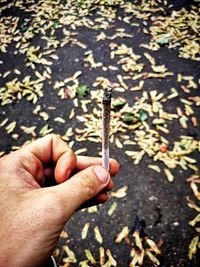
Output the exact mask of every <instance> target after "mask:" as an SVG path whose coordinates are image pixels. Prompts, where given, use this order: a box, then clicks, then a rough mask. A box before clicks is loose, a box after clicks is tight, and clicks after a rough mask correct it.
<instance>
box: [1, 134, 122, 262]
mask: <svg viewBox="0 0 200 267" xmlns="http://www.w3.org/2000/svg"><path fill="white" fill-rule="evenodd" d="M98 165H101V159H98V158H91V157H81V156H77V157H76V155H75V154H74V152H73V151H72V150H71V149H70V148H69V146H68V145H67V144H66V143H65V142H64V141H62V140H61V138H59V137H58V136H56V135H48V136H46V137H43V138H41V139H38V140H36V141H34V142H32V143H31V144H29V145H27V146H24V147H23V148H21V149H20V150H18V151H16V152H13V153H11V154H9V155H7V156H4V157H3V158H1V159H0V203H1V209H0V218H1V220H0V240H1V245H0V266H7V267H10V266H12V267H27V266H29V267H36V266H37V267H38V266H43V265H44V263H45V261H46V260H47V259H48V258H49V257H50V255H51V254H52V252H53V251H54V249H55V246H56V244H57V241H58V238H59V235H60V233H61V231H62V229H63V227H64V225H65V223H66V221H67V220H68V219H69V218H70V217H71V215H72V214H73V213H74V212H75V211H76V210H77V209H79V208H80V207H81V206H83V205H85V204H87V205H90V204H97V203H103V202H105V201H106V200H107V198H108V195H107V192H108V191H109V190H111V189H112V187H113V182H112V180H111V179H110V175H109V173H108V172H107V171H106V170H105V169H103V168H102V167H100V166H98ZM118 170H119V165H118V163H117V162H116V161H115V160H113V159H111V160H110V174H111V175H115V174H116V173H117V172H118ZM98 177H99V178H98ZM53 179H55V181H56V182H57V185H55V186H51V187H46V188H42V185H44V184H45V183H46V182H48V181H52V180H53Z"/></svg>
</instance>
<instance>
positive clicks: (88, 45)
mask: <svg viewBox="0 0 200 267" xmlns="http://www.w3.org/2000/svg"><path fill="white" fill-rule="evenodd" d="M10 2H11V1H10ZM10 2H9V1H8V2H6V1H4V2H3V4H2V6H4V8H3V10H2V13H1V17H7V18H9V16H11V17H19V21H18V24H17V29H19V30H20V32H21V33H22V36H23V34H25V33H26V31H27V30H28V29H30V30H31V25H33V21H34V18H35V17H36V15H35V14H36V13H34V9H33V10H32V11H31V12H27V10H26V9H29V7H30V6H31V5H32V4H33V3H29V4H28V5H27V6H26V8H25V9H22V8H21V6H20V5H19V6H18V7H17V6H15V4H11V6H9V7H8V8H5V6H6V5H7V4H8V3H10ZM16 2H18V1H16ZM33 2H34V1H33ZM42 2H43V1H38V5H42ZM132 2H133V1H132ZM171 2H172V1H171ZM35 5H37V1H35ZM184 5H185V7H186V8H187V9H188V12H190V8H191V6H192V5H194V6H197V3H196V2H195V1H194V2H192V1H191V3H190V4H188V1H187V3H186V1H175V3H174V6H173V7H170V8H167V7H165V10H167V13H168V14H165V16H170V14H172V11H173V10H180V8H182V7H183V6H184ZM113 9H114V10H117V11H116V15H115V16H114V17H113V18H111V19H110V20H109V19H107V17H106V16H105V20H106V21H108V27H107V26H105V27H106V28H105V29H104V28H98V29H95V28H93V25H92V26H91V27H89V26H88V24H86V25H80V26H77V27H76V28H75V29H74V28H73V27H72V25H65V26H63V25H62V23H60V24H59V22H58V21H59V20H58V21H57V19H56V20H55V19H54V20H53V22H54V23H55V24H54V26H55V25H57V24H58V25H59V26H58V28H56V27H57V26H55V33H54V35H53V36H54V37H55V39H56V40H59V41H60V40H62V38H63V37H62V33H61V30H62V29H63V28H66V29H67V30H69V31H71V32H75V33H76V35H75V39H76V41H74V42H73V40H71V41H70V42H69V43H66V44H65V45H64V46H63V47H61V46H59V44H58V45H56V46H55V47H54V50H55V54H56V55H57V56H58V57H56V59H51V60H52V62H53V64H52V65H50V66H49V67H50V69H51V73H50V77H46V78H45V79H44V80H43V81H42V85H43V86H42V92H43V97H40V96H39V97H38V99H37V102H36V103H32V101H29V100H27V98H26V96H22V97H20V93H19V94H18V95H16V94H13V95H14V96H13V98H12V100H11V101H10V103H6V104H5V105H4V103H3V98H2V95H3V93H4V94H5V91H3V93H2V91H1V93H0V94H1V99H0V100H1V104H3V105H1V108H0V123H2V122H3V121H4V120H5V119H7V118H8V121H6V123H5V125H1V127H0V151H3V152H5V153H9V152H10V151H12V150H15V149H17V148H18V147H20V146H21V145H23V144H24V143H25V142H26V141H28V140H33V139H35V138H37V137H40V136H43V135H45V134H46V133H47V132H48V131H47V129H46V130H44V128H43V127H44V126H45V125H47V124H48V129H50V132H53V133H56V134H59V135H61V136H64V139H65V140H68V142H70V144H71V145H73V149H74V150H75V151H79V152H80V149H83V155H90V156H99V153H100V151H101V141H100V139H99V136H98V135H97V136H95V135H94V137H95V139H96V140H97V141H98V142H92V141H90V140H89V139H88V137H91V136H92V137H93V135H90V130H91V129H90V127H91V126H88V121H87V120H86V122H84V120H83V121H81V119H80V117H83V118H85V117H87V115H89V116H91V117H89V121H92V120H94V118H96V119H97V123H96V125H95V126H94V125H93V126H92V127H93V129H92V130H91V131H94V132H95V129H97V130H98V131H99V129H100V128H101V112H100V106H99V105H100V102H101V99H100V96H99V91H100V92H102V90H103V89H102V87H101V85H100V84H99V85H98V86H97V87H95V86H94V82H95V81H96V78H97V77H104V78H106V79H108V80H109V81H111V82H115V83H118V85H117V87H120V88H122V90H117V89H116V90H115V89H114V91H113V99H115V100H116V99H118V98H119V97H122V98H123V99H125V103H126V105H127V106H125V108H124V107H119V105H118V106H117V107H115V108H114V107H113V109H112V112H113V113H112V114H115V118H116V117H118V120H119V121H121V119H122V117H123V116H124V115H126V113H130V109H131V108H133V107H134V105H135V102H136V101H137V99H141V98H142V96H143V92H144V91H146V92H147V93H148V94H150V92H151V91H153V90H157V93H163V94H164V96H168V95H170V93H171V92H170V90H171V88H176V90H177V91H178V95H177V96H176V97H174V98H172V99H170V100H169V101H166V102H164V101H163V106H164V111H165V112H168V113H170V114H177V108H178V107H180V108H181V109H182V110H184V107H185V106H184V103H183V102H181V99H187V100H188V101H189V97H195V96H199V95H200V94H199V80H198V78H199V61H198V60H191V59H190V58H188V59H186V58H182V57H180V54H179V50H178V48H177V47H175V48H173V49H169V47H168V45H164V46H161V47H160V48H159V49H158V50H157V51H152V50H149V49H147V48H145V47H141V44H147V43H149V42H150V41H151V38H152V37H151V35H150V34H146V33H145V32H144V28H148V27H149V24H148V23H149V21H148V22H147V25H146V24H145V23H146V22H144V20H143V19H138V18H136V17H135V16H134V15H133V14H131V15H132V17H133V18H132V20H131V23H126V22H125V21H123V19H121V18H123V17H125V16H126V14H125V13H124V11H123V8H121V7H120V5H118V6H117V7H115V6H114V7H113ZM98 10H99V9H98V7H97V9H94V10H93V11H92V12H91V15H88V16H86V18H89V19H90V20H91V21H94V24H95V23H96V21H95V20H96V19H97V18H99V17H101V18H102V17H103V18H104V16H102V14H99V13H98ZM104 13H106V12H104ZM155 14H156V15H157V13H155ZM155 14H154V15H155ZM129 15H130V14H129ZM47 18H48V17H44V20H46V19H47ZM27 19H28V20H27ZM51 19H52V17H51V16H50V17H49V21H51ZM27 21H28V22H27ZM80 21H81V19H80ZM1 23H2V22H1ZM134 23H136V24H137V26H135V25H134ZM39 25H40V24H39V23H38V24H36V27H35V28H34V29H36V28H37V27H39ZM54 26H53V28H54ZM0 27H2V24H0ZM41 27H43V25H42V24H41ZM122 28H123V29H124V32H125V33H126V34H128V35H130V37H126V36H125V37H121V36H116V37H115V38H114V39H113V40H112V39H109V38H105V39H103V40H100V41H98V42H97V38H98V36H99V34H100V33H101V32H102V31H103V32H105V34H106V35H107V36H113V35H114V34H116V32H117V29H122ZM0 29H1V28H0ZM51 30H52V28H51ZM42 35H43V34H42V33H41V32H37V31H36V32H35V33H34V35H33V37H30V38H31V40H28V41H29V45H28V46H29V47H30V46H35V47H36V46H38V45H39V46H40V51H45V49H46V48H45V42H46V41H45V40H44V39H42V38H41V36H42ZM44 35H45V34H44ZM44 35H43V36H44ZM47 36H48V34H47ZM72 38H73V36H72ZM55 39H54V40H55ZM77 41H78V42H80V43H81V44H84V46H83V45H82V46H81V45H77ZM19 42H20V41H19ZM47 42H48V41H47ZM16 43H17V42H16V41H14V40H13V39H12V40H11V41H10V43H9V44H8V47H7V51H6V52H5V53H4V52H1V53H0V60H1V61H2V62H3V63H2V64H1V65H0V73H1V77H0V87H1V88H3V87H5V85H6V83H8V82H9V81H11V80H12V79H14V78H15V77H17V78H18V80H19V81H22V80H23V78H24V77H25V76H27V75H30V76H31V79H33V80H35V79H37V77H36V76H35V71H36V70H38V71H39V72H40V73H43V72H44V71H45V70H46V68H47V66H46V65H45V64H42V63H35V62H33V61H32V62H33V63H34V64H35V66H36V68H35V69H33V67H32V66H27V62H28V61H27V57H28V56H27V54H26V53H27V52H23V51H20V50H19V49H18V48H16ZM111 43H115V44H116V45H117V46H115V47H114V51H116V50H115V49H117V48H118V47H120V45H121V44H125V45H126V46H127V47H129V48H132V50H133V51H134V53H135V54H136V55H140V56H141V58H140V59H139V61H140V62H141V63H142V64H144V66H143V70H144V71H143V73H144V72H145V74H144V75H143V76H141V77H139V78H138V79H137V80H134V79H127V80H126V79H124V81H125V83H126V84H127V86H128V89H127V88H126V86H125V88H123V84H120V85H119V83H120V82H119V79H118V78H117V75H122V77H124V76H126V75H130V73H131V72H128V73H127V72H125V71H124V70H123V69H122V68H121V66H120V63H119V59H120V55H119V56H118V55H117V54H115V56H114V59H113V58H112V57H111V56H110V53H111V50H112V48H111V47H110V45H111ZM52 47H53V46H52ZM52 47H51V48H52ZM46 50H47V49H46ZM88 50H91V51H92V55H93V56H94V59H95V62H100V63H102V65H100V66H94V65H92V61H87V60H85V59H86V57H87V55H86V54H85V52H86V51H88ZM144 53H149V54H150V55H151V56H152V57H153V58H154V59H155V60H156V65H159V66H161V65H163V64H164V65H165V67H166V68H167V69H168V71H169V72H171V73H172V75H167V76H166V77H165V78H159V77H158V78H156V77H154V78H145V75H146V74H147V73H152V70H151V63H150V62H149V60H148V59H147V58H146V57H144ZM126 56H127V57H128V54H126ZM122 57H123V54H122ZM48 60H49V59H48ZM30 61H31V60H30ZM136 61H137V60H136ZM93 63H94V62H93ZM137 63H139V62H137ZM110 65H111V66H114V67H117V69H115V68H109V66H110ZM15 69H17V70H20V73H18V72H14V70H15ZM10 70H11V73H9V74H8V75H7V76H6V75H4V73H6V72H7V71H10ZM77 71H81V75H80V77H78V85H75V87H73V86H74V85H71V84H70V85H69V87H66V88H70V89H71V87H70V86H72V89H71V90H72V92H74V91H73V90H75V95H74V96H73V97H72V98H70V97H69V96H68V93H69V91H65V90H64V92H65V95H64V98H63V99H62V96H61V95H59V94H58V92H59V90H61V91H62V88H64V87H65V86H68V85H66V84H65V85H64V87H62V86H61V87H60V88H59V89H54V88H53V87H54V85H55V82H56V81H64V80H65V79H66V78H68V77H72V76H73V74H74V73H76V72H77ZM16 73H17V74H16ZM140 73H141V72H140V71H138V73H135V74H134V75H136V74H140ZM178 74H181V75H182V76H184V77H188V76H192V77H193V78H192V80H193V81H194V82H195V84H196V85H197V87H198V88H196V89H194V90H193V89H189V91H188V92H187V91H184V90H183V89H182V88H181V86H182V85H187V80H184V79H182V80H181V81H178V79H177V76H178ZM5 76H6V77H5ZM132 77H134V76H132ZM141 80H144V88H142V89H140V90H137V91H131V90H130V88H131V87H135V86H137V85H138V83H139V81H141ZM80 85H86V86H87V87H88V88H89V92H87V94H86V95H84V96H83V97H81V95H80V94H79V93H78V92H77V91H76V89H74V88H77V87H78V86H80ZM7 89H8V88H7ZM95 91H96V98H97V99H95ZM62 92H63V91H62ZM60 94H61V93H60ZM92 95H93V97H92ZM76 99H77V102H78V105H77V106H76V103H75V102H74V100H76ZM84 101H86V102H85V103H86V105H87V110H86V111H84V109H83V107H82V104H83V102H84ZM87 101H88V102H87ZM158 102H159V101H158ZM161 102H162V101H161ZM146 103H147V104H150V105H151V99H150V97H149V98H148V99H147V101H146ZM38 105H40V108H41V110H40V111H38V112H33V111H34V109H35V108H36V107H37V106H38ZM186 105H187V104H186ZM142 107H143V106H142ZM191 107H192V110H193V112H194V113H192V114H189V115H188V116H187V117H188V118H189V119H188V121H187V127H182V125H181V124H180V117H181V115H179V118H178V119H172V120H167V126H165V127H166V128H167V129H168V130H169V132H162V131H160V134H161V135H162V136H163V137H164V138H166V139H167V140H168V148H167V149H169V150H170V151H171V150H173V145H174V142H175V141H177V140H180V137H181V136H187V137H191V138H192V140H200V139H199V138H200V131H199V130H200V126H199V125H200V112H199V106H198V105H197V104H196V105H195V103H194V102H192V104H191ZM95 108H96V109H97V112H96V110H95ZM73 109H74V112H75V115H74V116H73V117H72V118H71V119H69V117H70V115H71V112H72V110H73ZM133 109H134V108H133ZM141 109H143V108H141ZM40 112H45V113H47V115H48V117H46V114H41V113H40ZM117 112H118V113H117ZM120 112H121V113H120ZM147 113H148V112H147ZM157 113H158V112H157ZM157 113H156V114H153V116H150V115H149V114H146V113H145V115H147V117H148V118H146V119H145V120H144V121H145V122H146V123H147V124H148V125H150V126H151V127H153V126H152V125H153V124H152V120H153V119H154V118H157V117H158V116H157ZM112 114H111V115H112ZM182 115H184V112H183V114H182ZM79 116H80V117H79ZM113 116H114V115H113ZM136 117H137V119H138V116H136ZM191 117H195V118H196V120H195V123H194V122H192V120H191ZM56 118H57V119H56ZM58 118H62V119H63V120H64V123H63V121H61V120H60V119H58ZM139 119H140V120H141V121H139V123H143V122H144V121H143V119H142V118H141V117H140V118H139ZM113 121H114V119H113ZM12 122H16V125H15V127H14V129H13V130H11V132H9V129H10V128H9V127H8V128H6V127H7V126H8V125H9V124H10V123H12ZM137 122H138V121H137ZM123 123H124V122H123ZM125 125H126V126H125V133H121V132H120V127H121V126H120V124H119V125H118V127H119V130H117V131H114V130H113V134H112V135H113V136H114V137H115V141H114V142H111V145H110V155H111V157H113V158H115V159H117V160H118V161H119V163H120V172H119V174H118V175H117V176H116V177H114V178H113V180H114V183H115V188H114V189H113V192H117V190H118V189H120V188H124V186H127V191H126V189H125V194H124V196H123V197H119V196H114V195H113V196H111V197H110V199H109V201H108V202H107V203H105V204H104V205H102V206H100V207H98V208H97V209H96V210H88V209H85V210H83V211H78V212H76V214H74V216H73V217H72V218H71V220H70V221H69V222H68V223H67V224H66V226H65V232H67V235H66V234H65V235H64V237H61V238H60V240H59V244H58V249H57V250H56V253H55V256H56V260H57V263H58V264H59V265H60V266H63V265H64V262H65V260H64V259H66V258H68V259H67V260H66V261H70V260H69V255H67V252H66V249H65V248H66V247H65V246H68V247H69V248H70V250H72V251H73V252H74V254H75V257H76V262H74V263H73V262H72V263H70V264H68V265H67V264H66V265H65V266H79V263H80V262H81V261H84V260H86V259H87V257H86V255H85V250H86V249H89V250H90V251H91V253H92V255H93V256H94V258H95V259H96V261H97V264H96V265H94V266H103V265H100V263H99V248H100V247H103V248H104V249H110V251H111V253H112V256H113V257H114V258H115V260H116V262H117V266H121V267H124V266H129V264H130V262H131V260H132V258H133V255H132V256H131V253H130V252H131V248H133V247H135V248H136V250H138V247H137V245H135V239H134V238H133V237H132V234H133V233H134V232H135V231H138V232H139V234H140V237H141V240H142V242H143V248H144V249H145V250H146V249H147V248H148V244H147V243H145V240H146V239H145V237H148V238H150V239H152V240H154V242H155V243H157V245H158V247H160V249H161V255H156V254H155V253H154V255H155V256H156V257H157V258H158V260H159V261H160V266H163V267H169V266H171V267H172V266H173V267H180V266H184V267H186V266H187V267H190V266H193V267H194V266H199V262H200V259H199V257H198V252H199V250H198V249H197V253H196V255H193V257H192V259H191V260H190V259H189V258H188V248H189V245H190V242H191V240H192V239H193V238H194V237H195V236H197V235H198V233H197V230H198V229H197V230H195V227H191V225H189V221H191V220H192V219H193V218H194V217H195V216H196V215H197V211H196V210H195V209H191V208H190V207H188V200H187V199H186V197H190V198H191V199H192V200H194V201H195V202H197V201H196V199H195V196H194V193H193V191H192V189H191V187H190V183H188V182H186V179H187V178H189V177H191V175H196V176H198V175H199V169H198V166H200V165H199V164H200V155H199V150H198V149H195V150H194V151H192V152H191V153H189V155H188V156H190V157H191V158H192V159H194V160H195V163H194V165H195V166H196V168H195V170H194V169H191V168H187V169H183V168H181V167H180V166H176V167H175V168H172V170H171V169H170V168H169V169H170V171H171V173H173V182H169V181H168V179H167V177H166V175H165V173H164V168H167V167H168V166H166V164H164V163H163V162H161V161H159V159H158V160H157V161H155V160H154V159H153V156H149V155H148V153H146V154H145V155H144V156H143V158H142V160H141V161H140V162H139V164H133V162H134V160H133V159H132V158H131V157H130V156H128V155H127V154H126V153H125V151H127V150H129V151H130V150H134V151H140V150H142V148H141V147H139V145H138V144H137V142H136V144H135V145H134V146H132V145H131V144H130V145H124V143H123V142H124V140H123V138H121V135H125V134H126V135H127V136H128V139H129V140H131V141H135V130H131V127H130V126H131V125H134V123H133V121H129V122H127V123H125ZM11 126H12V125H11ZM22 126H25V127H26V128H29V127H35V128H32V130H31V131H30V133H29V134H28V133H27V131H26V130H27V129H26V130H24V128H23V127H22ZM95 127H96V128H95ZM126 127H127V128H126ZM139 127H143V125H140V126H139ZM69 128H71V129H72V135H70V136H69V138H68V137H66V131H67V130H68V129H69ZM41 129H43V131H42V130H41ZM77 129H78V130H77ZM139 129H140V128H139ZM141 129H143V128H141ZM153 129H155V128H153ZM156 130H157V128H156ZM85 133H86V134H85ZM93 134H94V133H93ZM146 134H147V133H146ZM116 137H117V139H118V140H120V143H121V144H122V146H121V145H119V144H117V141H116ZM149 140H150V142H151V139H149ZM152 142H153V141H152ZM3 152H2V155H3ZM172 160H173V159H172ZM149 164H154V165H157V166H159V167H160V168H161V172H159V173H157V172H156V171H154V170H152V169H150V168H149V167H148V166H149ZM113 203H114V205H116V209H115V210H114V212H113V213H112V214H111V215H108V210H109V209H110V207H111V206H112V204H113ZM52 216H53V215H52ZM86 223H90V227H89V231H88V234H87V237H86V238H85V239H83V238H82V237H81V232H82V229H83V227H84V225H85V224H86ZM95 226H98V227H99V230H100V233H101V235H102V238H103V242H102V243H101V242H98V240H97V239H96V238H95V234H94V228H95ZM125 226H127V227H128V228H129V230H130V232H129V235H126V238H125V240H122V241H121V242H120V243H116V242H115V239H116V237H117V235H118V234H119V233H120V232H121V230H122V229H123V227H125ZM197 226H198V223H197V225H196V227H197ZM41 249H42V248H41ZM71 261H73V260H71ZM87 263H88V265H89V266H93V265H92V264H91V263H90V262H89V261H87ZM83 266H84V265H83ZM86 266H87V265H86ZM107 266H110V265H107ZM136 266H137V265H136ZM142 266H145V267H148V266H154V264H153V263H152V260H150V259H149V257H148V256H147V255H145V258H144V263H143V265H142Z"/></svg>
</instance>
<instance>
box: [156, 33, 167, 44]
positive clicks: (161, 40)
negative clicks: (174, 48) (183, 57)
mask: <svg viewBox="0 0 200 267" xmlns="http://www.w3.org/2000/svg"><path fill="white" fill-rule="evenodd" d="M156 43H157V44H161V45H165V44H168V43H169V34H168V33H166V34H161V35H160V37H159V38H158V39H157V40H156Z"/></svg>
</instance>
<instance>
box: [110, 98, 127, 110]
mask: <svg viewBox="0 0 200 267" xmlns="http://www.w3.org/2000/svg"><path fill="white" fill-rule="evenodd" d="M125 104H126V100H125V99H123V98H119V99H115V100H114V101H113V102H112V106H113V107H114V108H117V109H120V108H122V107H123V106H124V105H125Z"/></svg>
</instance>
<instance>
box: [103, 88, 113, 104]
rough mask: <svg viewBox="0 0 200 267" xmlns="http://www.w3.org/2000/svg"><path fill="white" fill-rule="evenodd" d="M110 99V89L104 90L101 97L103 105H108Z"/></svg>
mask: <svg viewBox="0 0 200 267" xmlns="http://www.w3.org/2000/svg"><path fill="white" fill-rule="evenodd" d="M111 97H112V89H111V88H108V89H105V90H104V95H103V103H104V104H109V103H110V102H111Z"/></svg>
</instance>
